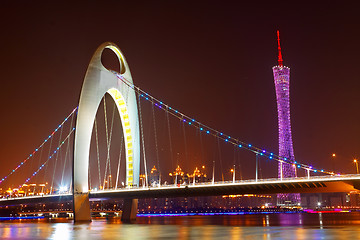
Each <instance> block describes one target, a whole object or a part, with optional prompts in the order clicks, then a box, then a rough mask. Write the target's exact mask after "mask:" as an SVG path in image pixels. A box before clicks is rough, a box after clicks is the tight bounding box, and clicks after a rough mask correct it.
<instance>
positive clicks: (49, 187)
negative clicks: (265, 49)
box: [0, 42, 360, 221]
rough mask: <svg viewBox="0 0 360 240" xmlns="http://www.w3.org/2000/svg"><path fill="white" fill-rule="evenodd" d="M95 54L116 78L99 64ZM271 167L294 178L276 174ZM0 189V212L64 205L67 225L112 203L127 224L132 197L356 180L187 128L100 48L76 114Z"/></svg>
mask: <svg viewBox="0 0 360 240" xmlns="http://www.w3.org/2000/svg"><path fill="white" fill-rule="evenodd" d="M104 49H110V50H111V51H112V52H113V53H114V54H115V55H116V56H117V58H118V60H119V65H120V68H119V71H114V70H110V69H107V68H105V67H104V66H103V64H102V62H101V56H102V53H103V51H104ZM279 165H280V166H282V165H287V166H289V167H291V168H293V170H294V172H295V177H291V178H288V177H285V176H283V174H282V173H281V172H280V173H279V175H278V169H282V167H280V168H278V166H279ZM152 166H154V167H153V168H152V169H151V167H152ZM155 166H156V167H155ZM180 166H182V167H183V168H184V170H186V171H187V172H189V173H185V172H184V171H183V170H182V169H181V168H180ZM195 166H198V167H196V168H195ZM194 168H195V170H194V171H192V169H194ZM150 169H151V171H150ZM174 169H176V170H175V171H174V172H173V170H174ZM167 172H170V173H169V174H167ZM0 184H1V186H2V187H10V186H12V189H11V191H8V194H7V195H4V196H3V198H0V206H8V205H16V204H30V203H46V202H65V201H72V202H73V211H74V221H90V219H91V214H90V201H91V200H92V199H116V198H122V199H124V206H123V213H122V219H123V220H124V221H128V220H131V219H134V218H135V217H136V213H137V199H141V198H160V197H188V196H215V195H229V194H257V193H280V194H291V193H312V192H349V191H353V190H356V189H360V185H359V184H360V176H359V175H358V174H340V173H338V172H335V171H334V170H327V169H324V168H318V167H315V166H312V165H311V164H309V163H306V162H302V161H295V160H290V159H287V158H286V157H283V156H279V155H277V154H275V153H273V152H271V151H269V150H266V149H264V148H261V147H257V146H254V145H253V144H250V143H247V142H245V141H242V140H240V139H238V138H235V137H232V136H230V135H228V134H226V133H223V132H222V131H219V130H217V129H215V128H213V127H209V126H207V125H206V124H203V123H202V122H200V121H197V120H195V118H192V117H190V116H188V115H186V114H184V113H183V112H181V111H179V110H177V109H176V108H173V107H171V106H170V105H169V104H167V103H165V102H163V101H161V100H159V99H158V98H155V97H153V96H152V95H151V94H149V93H148V92H146V91H144V90H143V89H140V88H139V87H137V86H136V85H135V84H134V82H133V80H132V76H131V73H130V69H129V66H128V64H127V62H126V59H125V57H124V55H123V54H122V53H121V51H120V50H119V48H118V47H117V46H116V45H115V44H113V43H109V42H107V43H104V44H102V45H101V46H100V47H99V48H98V49H97V50H96V52H95V53H94V55H93V57H92V59H91V61H90V64H89V67H88V70H87V72H86V75H85V79H84V82H83V87H82V90H81V93H80V100H79V105H78V107H75V108H74V109H73V110H72V111H71V113H70V114H69V115H68V116H67V117H66V118H65V119H64V120H63V121H61V122H60V124H59V125H58V126H57V127H56V128H55V129H54V131H53V132H52V133H51V134H50V135H49V136H47V137H46V138H45V140H44V141H43V142H42V143H41V144H39V145H38V147H36V148H35V149H34V151H33V152H32V153H30V154H29V155H28V157H27V158H25V160H23V161H21V162H20V163H19V164H17V165H16V166H15V167H14V168H13V169H12V170H11V171H9V173H8V174H7V175H5V176H3V177H2V178H0ZM14 186H15V187H14Z"/></svg>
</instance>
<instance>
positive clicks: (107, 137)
mask: <svg viewBox="0 0 360 240" xmlns="http://www.w3.org/2000/svg"><path fill="white" fill-rule="evenodd" d="M103 101H104V118H105V133H106V146H107V149H108V153H109V133H108V125H107V113H106V100H105V96H104V97H103ZM108 160H109V159H108V158H106V161H105V174H104V182H103V190H105V181H106V174H107V171H108Z"/></svg>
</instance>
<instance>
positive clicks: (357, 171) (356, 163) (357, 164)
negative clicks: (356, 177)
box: [354, 159, 359, 174]
mask: <svg viewBox="0 0 360 240" xmlns="http://www.w3.org/2000/svg"><path fill="white" fill-rule="evenodd" d="M354 163H355V165H356V174H359V163H358V161H357V159H354Z"/></svg>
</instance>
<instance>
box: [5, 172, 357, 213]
mask: <svg viewBox="0 0 360 240" xmlns="http://www.w3.org/2000/svg"><path fill="white" fill-rule="evenodd" d="M359 189H360V175H357V174H351V175H341V176H327V177H311V178H309V179H308V178H295V179H283V180H280V179H261V180H260V179H259V180H258V181H255V180H245V181H236V182H235V183H233V182H232V181H231V182H216V183H214V184H211V183H201V184H196V185H181V186H174V185H171V186H170V185H166V186H161V187H151V188H131V189H128V188H123V189H117V190H105V191H96V192H94V191H91V192H90V200H92V201H95V200H100V199H101V200H105V199H115V198H137V199H140V198H162V197H191V196H216V195H233V194H275V193H320V192H350V191H355V190H359ZM65 201H72V194H70V193H69V194H60V195H43V196H29V197H18V198H9V199H0V206H8V205H19V204H31V203H47V202H65Z"/></svg>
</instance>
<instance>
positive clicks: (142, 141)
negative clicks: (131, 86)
mask: <svg viewBox="0 0 360 240" xmlns="http://www.w3.org/2000/svg"><path fill="white" fill-rule="evenodd" d="M138 102H139V104H138V105H139V118H140V134H141V143H142V149H143V160H144V172H145V186H146V187H147V186H148V183H149V182H148V173H147V163H146V154H145V141H144V138H145V136H144V128H143V121H142V112H141V101H140V94H139V93H138Z"/></svg>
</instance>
